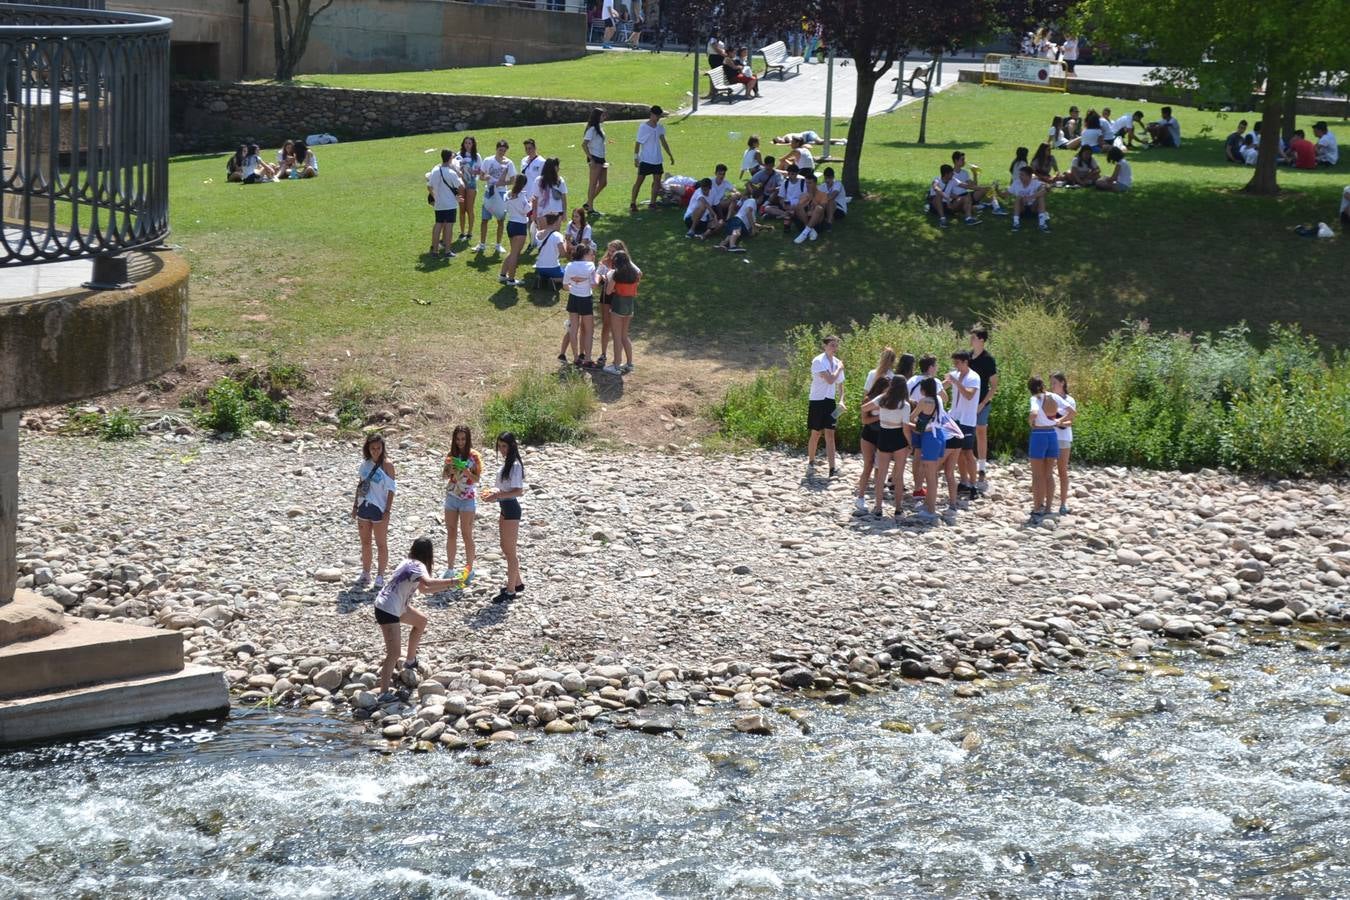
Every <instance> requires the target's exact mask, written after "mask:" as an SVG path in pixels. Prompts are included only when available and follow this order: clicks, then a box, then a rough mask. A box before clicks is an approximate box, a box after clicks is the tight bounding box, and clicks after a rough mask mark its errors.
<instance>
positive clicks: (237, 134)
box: [170, 81, 648, 153]
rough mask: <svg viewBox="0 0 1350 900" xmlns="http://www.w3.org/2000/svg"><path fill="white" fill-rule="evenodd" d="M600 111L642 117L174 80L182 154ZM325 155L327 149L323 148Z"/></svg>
mask: <svg viewBox="0 0 1350 900" xmlns="http://www.w3.org/2000/svg"><path fill="white" fill-rule="evenodd" d="M595 106H600V107H601V108H603V109H605V110H606V111H607V112H608V113H609V117H610V118H611V119H643V118H646V116H647V110H648V107H647V106H645V105H642V104H638V103H598V104H597V103H593V102H591V101H587V100H548V99H537V98H530V97H481V96H477V95H469V94H416V93H401V92H398V91H356V90H345V89H342V88H320V87H303V86H300V85H284V84H225V83H222V82H211V81H175V82H174V83H173V84H172V86H171V87H170V107H171V113H170V116H171V122H172V128H173V149H174V152H176V153H184V152H200V151H207V152H211V151H220V152H226V151H229V150H231V149H233V148H234V147H235V146H236V145H238V144H239V142H240V141H241V140H255V141H258V142H259V143H261V144H263V145H264V146H270V147H275V146H278V145H279V144H280V143H281V142H282V141H283V140H285V139H286V138H295V137H304V136H306V135H308V134H313V133H315V132H329V133H332V134H334V135H336V136H337V138H338V139H339V140H342V141H353V140H360V139H363V138H378V137H391V136H397V135H405V134H439V133H443V132H450V131H463V130H465V129H469V128H511V127H515V126H518V125H548V124H553V123H565V122H584V121H585V120H586V117H587V116H588V115H589V114H590V111H591V109H592V108H593V107H595ZM319 152H323V151H322V148H320V149H319Z"/></svg>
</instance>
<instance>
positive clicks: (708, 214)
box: [684, 178, 720, 240]
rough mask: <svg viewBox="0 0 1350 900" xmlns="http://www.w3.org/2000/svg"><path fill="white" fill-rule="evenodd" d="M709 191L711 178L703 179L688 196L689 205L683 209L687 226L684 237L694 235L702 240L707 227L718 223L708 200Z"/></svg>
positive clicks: (713, 226) (715, 225)
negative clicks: (691, 194)
mask: <svg viewBox="0 0 1350 900" xmlns="http://www.w3.org/2000/svg"><path fill="white" fill-rule="evenodd" d="M711 191H712V179H711V178H705V179H703V180H702V181H700V182H699V183H698V187H696V188H695V189H694V193H693V196H691V197H690V198H689V205H688V206H687V207H685V210H684V224H685V226H686V227H687V228H688V230H687V231H686V232H685V233H684V236H685V237H696V238H698V239H699V240H703V238H704V237H706V236H707V232H708V230H709V229H712V228H716V227H717V226H718V225H719V224H720V223H719V222H718V220H717V216H716V214H715V212H714V211H713V206H712V204H711V203H709V202H708V195H709V193H710V192H711Z"/></svg>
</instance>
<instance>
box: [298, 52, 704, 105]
mask: <svg viewBox="0 0 1350 900" xmlns="http://www.w3.org/2000/svg"><path fill="white" fill-rule="evenodd" d="M693 66H694V62H693V58H692V57H690V56H687V55H685V54H683V53H591V54H588V55H586V56H583V57H581V58H580V59H569V60H563V61H562V62H552V63H536V64H534V65H528V66H481V67H475V68H469V69H437V70H435V71H427V72H388V73H385V74H380V75H299V76H296V79H295V80H296V81H298V82H300V83H302V84H313V85H322V86H324V87H340V88H358V89H362V90H376V91H415V92H418V93H439V94H493V95H497V96H503V97H556V98H559V99H563V100H609V101H613V102H617V103H646V104H649V105H650V104H653V103H656V104H660V105H661V106H662V107H664V108H665V109H666V110H668V111H672V112H673V111H674V110H676V109H679V108H680V107H682V106H686V105H688V103H689V102H690V99H689V97H688V93H689V91H690V90H691V89H692V87H693V75H694V68H693Z"/></svg>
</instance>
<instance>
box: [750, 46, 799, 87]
mask: <svg viewBox="0 0 1350 900" xmlns="http://www.w3.org/2000/svg"><path fill="white" fill-rule="evenodd" d="M759 54H760V56H763V57H764V77H765V78H768V77H769V75H771V74H772V73H774V72H777V73H778V80H779V81H782V80H783V78H784V73H786V72H787V70H788V69H792V70H793V71H794V72H797V73H800V72H801V68H802V63H804V62H806V60H804V59H802V58H801V57H800V56H788V50H787V44H785V43H783V42H782V41H775V42H773V43H772V44H770V45H769V46H767V47H760V48H759Z"/></svg>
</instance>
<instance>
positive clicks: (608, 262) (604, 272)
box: [559, 241, 628, 369]
mask: <svg viewBox="0 0 1350 900" xmlns="http://www.w3.org/2000/svg"><path fill="white" fill-rule="evenodd" d="M620 252H622V253H627V252H628V245H627V244H625V243H624V242H623V241H610V242H609V243H608V244H606V245H605V255H604V256H602V257H601V258H600V259H599V261H597V262H596V264H595V284H596V289H597V290H598V291H599V292H600V296H599V298H598V299H599V300H600V355H599V356H597V357H596V358H595V364H596V365H597V366H599V367H600V368H602V369H603V368H604V367H605V359H606V357H605V351H606V350H607V349H608V347H609V344H610V339H611V337H612V336H613V322H612V321H611V320H610V312H611V308H610V307H611V300H612V299H613V297H612V286H611V285H610V283H609V273H610V272H611V271H612V270H613V268H614V254H616V253H620ZM559 352H560V353H563V354H565V353H566V352H567V335H563V347H562V350H560V351H559ZM614 358H615V360H616V361H617V360H618V358H619V345H618V344H617V343H616V344H615V345H614Z"/></svg>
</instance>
